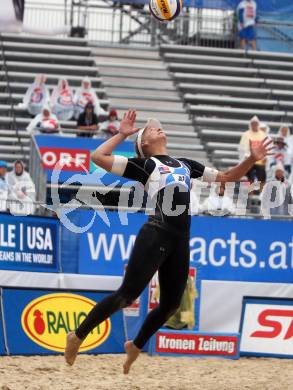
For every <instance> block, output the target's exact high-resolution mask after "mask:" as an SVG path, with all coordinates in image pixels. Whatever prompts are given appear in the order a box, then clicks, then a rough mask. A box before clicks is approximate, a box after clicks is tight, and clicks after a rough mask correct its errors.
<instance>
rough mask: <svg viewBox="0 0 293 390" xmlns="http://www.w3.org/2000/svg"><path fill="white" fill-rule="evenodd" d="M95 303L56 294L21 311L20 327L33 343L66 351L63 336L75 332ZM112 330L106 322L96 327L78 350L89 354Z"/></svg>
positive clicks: (47, 296) (80, 297)
mask: <svg viewBox="0 0 293 390" xmlns="http://www.w3.org/2000/svg"><path fill="white" fill-rule="evenodd" d="M95 305H96V302H94V301H92V300H91V299H89V298H86V297H84V296H82V295H77V294H68V293H57V294H47V295H43V296H41V297H39V298H37V299H35V300H33V301H31V302H30V303H29V304H28V305H27V306H26V307H25V308H24V310H23V312H22V317H21V325H22V328H23V330H24V332H25V333H26V335H27V336H28V337H29V338H30V339H31V340H32V341H33V342H35V343H36V344H38V345H40V346H42V347H44V348H46V349H49V350H52V351H57V352H62V351H64V349H65V342H66V334H67V333H68V332H70V331H73V330H75V329H76V328H77V327H78V326H79V325H80V324H81V322H82V321H83V320H84V319H85V317H86V316H87V314H88V313H89V311H90V310H91V309H92V308H93V307H94V306H95ZM110 331H111V322H110V320H109V319H107V320H106V321H104V322H103V323H101V324H100V325H98V326H97V327H96V328H95V329H94V330H93V331H92V332H91V333H90V334H89V335H88V336H87V338H86V339H85V341H84V342H83V344H82V346H81V348H80V351H81V352H83V351H88V350H90V349H94V348H96V347H98V346H99V345H101V344H102V343H103V342H105V341H106V340H107V338H108V337H109V335H110Z"/></svg>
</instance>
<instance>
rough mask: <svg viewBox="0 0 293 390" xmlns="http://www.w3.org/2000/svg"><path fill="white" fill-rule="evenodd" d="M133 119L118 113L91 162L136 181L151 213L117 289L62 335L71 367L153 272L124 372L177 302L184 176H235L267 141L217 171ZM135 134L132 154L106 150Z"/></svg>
mask: <svg viewBox="0 0 293 390" xmlns="http://www.w3.org/2000/svg"><path fill="white" fill-rule="evenodd" d="M135 120H136V113H135V111H132V110H129V111H128V112H127V113H126V114H124V117H123V119H122V121H121V124H120V129H119V133H118V134H117V135H115V136H113V137H112V138H110V139H109V140H107V141H105V142H104V143H103V144H102V145H100V146H99V147H98V148H97V149H96V150H95V151H94V152H93V154H92V160H93V162H94V163H95V164H97V165H98V166H100V167H102V168H104V169H105V170H107V171H109V172H112V173H114V174H116V175H120V176H123V177H126V178H129V179H132V180H137V181H139V182H140V183H142V185H143V186H144V187H145V190H146V191H147V193H148V195H149V196H150V197H152V198H153V199H155V211H154V213H153V215H151V216H150V217H149V220H148V221H147V222H146V223H145V224H144V225H143V227H142V228H141V229H140V231H139V233H138V235H137V238H136V241H135V244H134V247H133V250H132V253H131V256H130V259H129V263H128V266H127V270H126V273H125V277H124V280H123V282H122V285H121V287H120V288H119V289H118V290H117V291H116V292H114V293H113V294H111V295H109V296H107V297H106V298H104V299H103V300H102V301H100V302H99V303H98V304H97V305H96V306H95V307H94V308H93V309H92V311H91V312H90V313H89V314H88V316H87V317H86V318H85V320H84V321H83V322H82V323H81V325H80V326H79V327H78V329H76V331H75V332H71V333H69V334H68V335H67V343H66V349H65V359H66V362H67V363H68V364H70V365H72V364H73V363H74V361H75V358H76V356H77V353H78V349H79V347H80V345H81V344H82V342H83V340H84V339H85V338H86V336H87V335H88V334H89V333H90V332H91V331H92V330H93V329H94V328H95V327H96V326H97V325H98V324H100V323H101V322H103V321H104V320H106V319H107V318H108V317H110V316H111V315H112V314H113V313H115V312H116V311H118V310H120V309H123V308H125V307H127V306H128V305H130V304H131V303H132V302H133V301H134V300H135V299H136V298H137V297H138V296H139V295H140V294H141V293H142V291H143V290H144V288H145V287H146V286H147V285H148V283H149V281H150V280H151V278H152V276H153V275H154V274H155V272H156V271H157V270H158V273H159V284H160V304H159V305H158V306H157V307H156V308H155V309H153V310H152V311H151V312H150V313H149V314H148V315H147V317H146V319H145V321H144V323H143V325H142V327H141V329H140V331H139V332H138V334H137V336H136V337H135V339H134V340H133V341H127V342H126V343H125V351H126V360H125V363H124V365H123V369H124V373H125V374H127V373H128V372H129V369H130V366H131V364H132V363H133V362H134V361H135V360H136V358H137V357H138V355H139V353H140V350H141V349H142V348H143V346H144V345H145V343H146V342H147V341H148V339H149V338H150V337H151V336H152V335H153V334H154V333H155V332H156V331H157V330H158V329H159V328H160V327H161V326H162V325H164V323H165V322H166V321H167V319H168V318H169V317H170V316H171V315H172V314H173V313H174V312H175V311H176V310H177V308H178V307H179V305H180V301H181V297H182V294H183V292H184V289H185V286H186V281H187V277H188V271H189V230H190V229H189V228H190V222H191V217H190V213H189V202H190V179H193V178H202V179H203V180H204V181H208V182H222V183H225V182H232V181H235V180H239V179H240V178H241V177H242V176H243V175H245V173H246V172H247V171H248V170H249V169H250V168H251V167H252V166H253V165H254V163H255V161H258V160H262V159H263V158H264V157H265V156H266V155H268V154H271V153H270V151H271V149H272V147H271V142H272V141H271V140H268V139H267V138H266V139H264V140H263V141H262V142H261V143H260V145H259V146H258V147H257V148H256V149H254V150H252V151H251V155H250V157H248V158H247V159H246V160H245V161H243V162H242V163H241V164H239V165H237V166H235V167H233V168H231V169H229V170H228V171H226V172H220V171H217V170H215V169H212V168H208V167H205V166H204V165H202V164H200V163H199V162H196V161H193V160H189V159H185V158H176V159H175V158H172V157H170V156H169V155H168V151H167V138H166V134H165V132H164V130H163V128H162V126H161V124H160V122H159V121H157V120H149V121H148V122H147V123H146V125H145V127H144V128H143V129H137V128H135ZM135 133H137V140H136V149H137V154H138V157H137V158H129V159H128V158H126V157H124V156H117V155H113V154H112V152H113V150H114V149H115V148H116V147H117V146H118V145H119V144H120V143H121V142H123V141H124V140H125V139H126V138H127V137H128V136H130V135H133V134H135Z"/></svg>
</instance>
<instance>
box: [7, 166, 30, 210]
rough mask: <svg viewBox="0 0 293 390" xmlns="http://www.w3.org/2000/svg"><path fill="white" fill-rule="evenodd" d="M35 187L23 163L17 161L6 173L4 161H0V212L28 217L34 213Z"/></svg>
mask: <svg viewBox="0 0 293 390" xmlns="http://www.w3.org/2000/svg"><path fill="white" fill-rule="evenodd" d="M35 194H36V191H35V185H34V183H33V181H32V179H31V177H30V174H29V173H28V172H26V170H25V166H24V163H23V162H22V161H21V160H17V161H15V163H14V166H13V168H12V169H11V170H10V171H9V172H8V165H7V163H6V161H3V160H0V211H2V212H6V211H10V213H11V214H13V215H29V214H33V213H34V211H35V204H34V202H35V199H36V195H35Z"/></svg>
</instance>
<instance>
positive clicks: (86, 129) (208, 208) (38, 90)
mask: <svg viewBox="0 0 293 390" xmlns="http://www.w3.org/2000/svg"><path fill="white" fill-rule="evenodd" d="M244 3H245V4H244ZM246 3H250V6H252V8H253V9H254V5H253V4H252V5H251V3H253V1H252V0H245V1H243V2H241V3H240V5H239V10H240V9H241V6H244V5H245V6H246V5H247V4H246ZM241 4H242V5H241ZM244 8H245V7H244ZM243 12H246V11H245V9H244V11H243ZM242 16H243V15H242ZM243 17H244V16H243ZM243 20H245V18H244V19H243ZM45 82H46V77H45V76H44V75H39V76H37V77H36V79H35V81H34V83H33V84H32V85H31V86H30V87H29V88H28V90H27V92H26V94H25V96H24V98H23V105H24V107H25V108H26V109H27V110H28V112H29V113H30V115H31V116H34V118H33V119H32V121H31V123H30V124H29V126H28V127H27V130H28V131H29V132H31V133H32V132H35V131H39V132H41V133H46V134H56V133H60V132H61V128H60V123H59V121H67V120H71V119H75V120H76V129H77V131H76V135H77V136H78V137H93V136H95V137H98V138H105V139H108V138H110V137H112V136H113V135H115V134H117V133H118V129H119V120H118V114H117V111H116V110H114V109H112V110H110V111H109V112H106V111H105V110H104V109H103V108H102V107H101V104H100V101H99V98H98V97H97V94H96V92H95V90H94V89H93V88H92V85H91V81H90V80H89V78H87V77H85V78H84V79H83V80H82V83H81V86H80V87H79V88H77V89H76V91H75V93H73V91H72V89H71V88H70V86H69V84H68V82H67V80H66V79H60V80H59V82H58V85H57V86H56V87H55V88H54V89H53V91H52V94H51V95H50V93H49V91H48V88H47V86H46V83H45ZM248 127H249V128H248V130H246V131H245V132H243V134H242V137H241V140H240V143H239V162H241V161H243V160H244V159H245V158H247V157H248V156H249V155H250V152H251V149H252V148H254V147H256V146H257V145H258V144H259V143H260V142H261V141H262V140H263V139H264V138H265V137H267V136H269V137H271V138H272V139H273V143H274V147H275V149H274V152H273V154H272V155H271V156H269V157H268V158H266V159H265V160H262V161H257V162H256V163H255V164H254V166H253V167H252V168H251V169H250V170H249V171H248V172H247V174H246V177H247V181H248V182H249V183H250V184H252V183H255V182H258V183H259V188H256V191H254V192H253V193H254V194H255V193H257V191H258V193H259V194H260V193H261V191H262V188H263V186H264V184H265V183H266V182H268V181H273V180H276V181H279V182H282V183H284V185H285V186H286V188H287V189H288V190H289V186H290V185H291V184H293V136H292V135H291V134H290V128H289V127H288V126H285V125H284V126H281V128H280V129H279V132H278V134H276V135H271V134H270V128H269V127H268V125H267V124H266V123H263V122H261V121H260V120H259V118H258V117H257V116H253V117H252V118H251V120H250V122H249V126H248ZM22 171H23V172H24V168H23V165H22ZM14 175H16V174H15V173H14ZM2 176H3V175H2ZM16 176H17V175H16ZM7 177H9V174H7ZM30 181H31V179H30ZM28 182H29V180H27V183H28ZM31 183H32V182H31ZM7 186H8V187H7V188H9V186H10V188H12V187H11V185H9V181H8V180H7ZM2 187H3V180H2ZM284 188H285V187H284ZM7 191H10V192H11V190H7ZM17 191H18V190H17ZM17 191H16V192H17ZM286 191H287V190H286ZM14 192H15V191H14ZM191 197H192V208H193V211H192V212H193V213H194V214H197V213H198V212H200V213H205V212H208V213H209V214H213V215H219V216H220V215H228V214H233V213H234V212H235V204H234V203H233V195H232V196H229V195H227V192H226V191H225V186H223V185H221V186H218V188H217V190H216V191H214V192H213V191H211V193H210V195H209V196H208V198H206V199H205V201H204V202H203V203H202V204H201V205H200V206H199V201H198V199H197V198H196V195H195V192H194V191H191ZM194 205H196V206H195V207H194ZM286 213H287V212H286V210H284V209H282V210H279V214H286Z"/></svg>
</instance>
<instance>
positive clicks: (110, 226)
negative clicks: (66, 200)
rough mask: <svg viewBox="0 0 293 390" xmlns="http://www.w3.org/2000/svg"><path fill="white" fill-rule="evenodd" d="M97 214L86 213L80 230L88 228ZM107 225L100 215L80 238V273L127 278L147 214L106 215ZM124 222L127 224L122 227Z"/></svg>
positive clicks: (92, 212)
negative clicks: (134, 248)
mask: <svg viewBox="0 0 293 390" xmlns="http://www.w3.org/2000/svg"><path fill="white" fill-rule="evenodd" d="M94 213H95V212H94V211H85V212H83V213H82V216H81V222H80V225H81V226H86V225H87V224H88V223H89V222H90V221H91V220H92V218H94V217H95V216H94ZM107 219H108V222H107V223H105V222H103V221H102V220H101V219H100V217H99V216H98V215H96V218H95V219H94V222H93V224H92V225H91V227H90V228H89V230H87V231H86V232H85V233H83V234H81V235H80V245H79V273H81V274H94V275H116V276H122V275H123V274H124V267H125V265H127V263H128V260H129V257H130V254H131V251H132V248H133V245H134V242H135V239H136V236H137V233H138V231H139V229H140V228H141V226H142V225H143V223H144V222H145V221H146V219H147V217H146V215H144V214H140V213H135V214H127V213H119V214H118V213H117V212H107ZM123 222H127V224H125V225H123Z"/></svg>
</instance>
